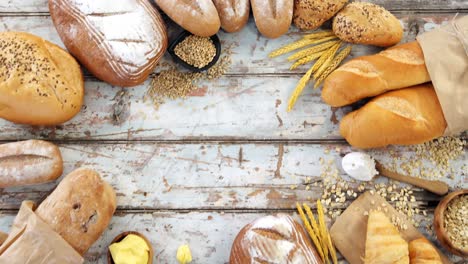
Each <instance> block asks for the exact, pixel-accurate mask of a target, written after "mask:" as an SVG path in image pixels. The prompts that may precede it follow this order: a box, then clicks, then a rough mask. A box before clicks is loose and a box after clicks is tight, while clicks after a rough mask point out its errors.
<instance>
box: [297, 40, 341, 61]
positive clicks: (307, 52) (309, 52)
mask: <svg viewBox="0 0 468 264" xmlns="http://www.w3.org/2000/svg"><path fill="white" fill-rule="evenodd" d="M336 43H338V40H333V41H327V42H324V43H321V44H319V45H316V46H313V47H311V48H307V49H304V50H301V51H298V52H297V53H294V54H293V55H291V56H289V57H288V61H293V60H298V59H301V58H304V57H306V56H309V55H312V54H314V53H317V52H319V51H323V50H326V49H328V48H330V47H331V46H333V45H335V44H336Z"/></svg>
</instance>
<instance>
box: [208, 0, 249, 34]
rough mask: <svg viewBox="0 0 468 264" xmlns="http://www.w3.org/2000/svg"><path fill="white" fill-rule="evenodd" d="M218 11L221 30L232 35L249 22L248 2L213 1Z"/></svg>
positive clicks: (242, 0)
mask: <svg viewBox="0 0 468 264" xmlns="http://www.w3.org/2000/svg"><path fill="white" fill-rule="evenodd" d="M213 3H214V4H215V6H216V9H217V10H218V14H219V19H220V20H221V28H223V29H224V31H226V32H229V33H232V32H237V31H240V30H241V29H242V28H243V27H244V26H245V25H246V24H247V21H248V20H249V12H250V1H249V0H213Z"/></svg>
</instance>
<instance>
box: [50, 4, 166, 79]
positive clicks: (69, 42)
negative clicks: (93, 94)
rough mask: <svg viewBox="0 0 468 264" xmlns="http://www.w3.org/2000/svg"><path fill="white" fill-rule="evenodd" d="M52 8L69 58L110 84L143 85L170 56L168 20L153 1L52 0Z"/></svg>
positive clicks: (51, 11)
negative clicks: (162, 16)
mask: <svg viewBox="0 0 468 264" xmlns="http://www.w3.org/2000/svg"><path fill="white" fill-rule="evenodd" d="M49 9H50V15H51V17H52V20H53V22H54V25H55V28H56V29H57V32H58V33H59V35H60V38H61V39H62V41H63V43H64V44H65V46H66V47H67V49H68V50H69V51H70V53H72V54H73V55H74V56H75V57H76V58H77V59H78V60H79V61H80V62H81V63H82V64H83V65H84V66H85V67H86V68H87V69H88V70H89V71H90V72H91V73H92V74H93V75H94V76H96V77H97V78H99V79H101V80H103V81H105V82H108V83H110V84H113V85H116V86H124V87H128V86H135V85H138V84H141V83H142V82H144V81H145V80H146V79H147V78H148V76H149V74H150V73H151V72H152V71H153V70H154V68H155V67H156V64H157V63H158V61H159V59H160V58H161V57H162V56H163V55H164V52H165V51H166V48H167V35H166V27H165V25H164V21H163V20H162V18H161V16H160V15H159V13H158V11H157V10H156V9H155V8H154V7H153V6H152V5H151V4H150V3H149V2H148V0H121V1H119V2H118V4H116V3H115V2H114V1H90V0H49Z"/></svg>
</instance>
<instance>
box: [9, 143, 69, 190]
mask: <svg viewBox="0 0 468 264" xmlns="http://www.w3.org/2000/svg"><path fill="white" fill-rule="evenodd" d="M62 171H63V161H62V155H61V153H60V150H59V148H58V147H57V146H55V145H54V144H52V143H49V142H46V141H42V140H27V141H21V142H13V143H7V144H2V145H0V188H5V187H12V186H22V185H31V184H39V183H45V182H50V181H54V180H56V179H57V178H58V177H60V175H62Z"/></svg>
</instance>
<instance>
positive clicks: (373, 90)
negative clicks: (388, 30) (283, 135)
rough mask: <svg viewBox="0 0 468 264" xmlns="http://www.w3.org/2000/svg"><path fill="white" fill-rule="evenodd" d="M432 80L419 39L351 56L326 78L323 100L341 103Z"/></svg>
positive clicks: (338, 104) (349, 102)
mask: <svg viewBox="0 0 468 264" xmlns="http://www.w3.org/2000/svg"><path fill="white" fill-rule="evenodd" d="M430 80H431V78H430V76H429V73H428V71H427V68H426V64H425V62H424V54H423V52H422V50H421V47H420V46H419V44H418V42H416V41H413V42H410V43H406V44H402V45H398V46H395V47H392V48H389V49H387V50H384V51H382V52H380V53H378V54H375V55H370V56H363V57H358V58H355V59H352V60H350V61H348V62H346V63H345V64H343V65H342V66H341V67H339V68H338V69H336V70H335V71H334V72H333V73H331V74H330V76H328V77H327V79H325V83H324V85H323V90H322V98H323V100H324V101H325V102H326V103H327V104H329V105H331V106H335V107H337V106H344V105H348V104H351V103H354V102H356V101H359V100H360V99H363V98H366V97H371V96H375V95H379V94H382V93H384V92H386V91H389V90H394V89H400V88H405V87H409V86H413V85H417V84H421V83H426V82H429V81H430Z"/></svg>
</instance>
